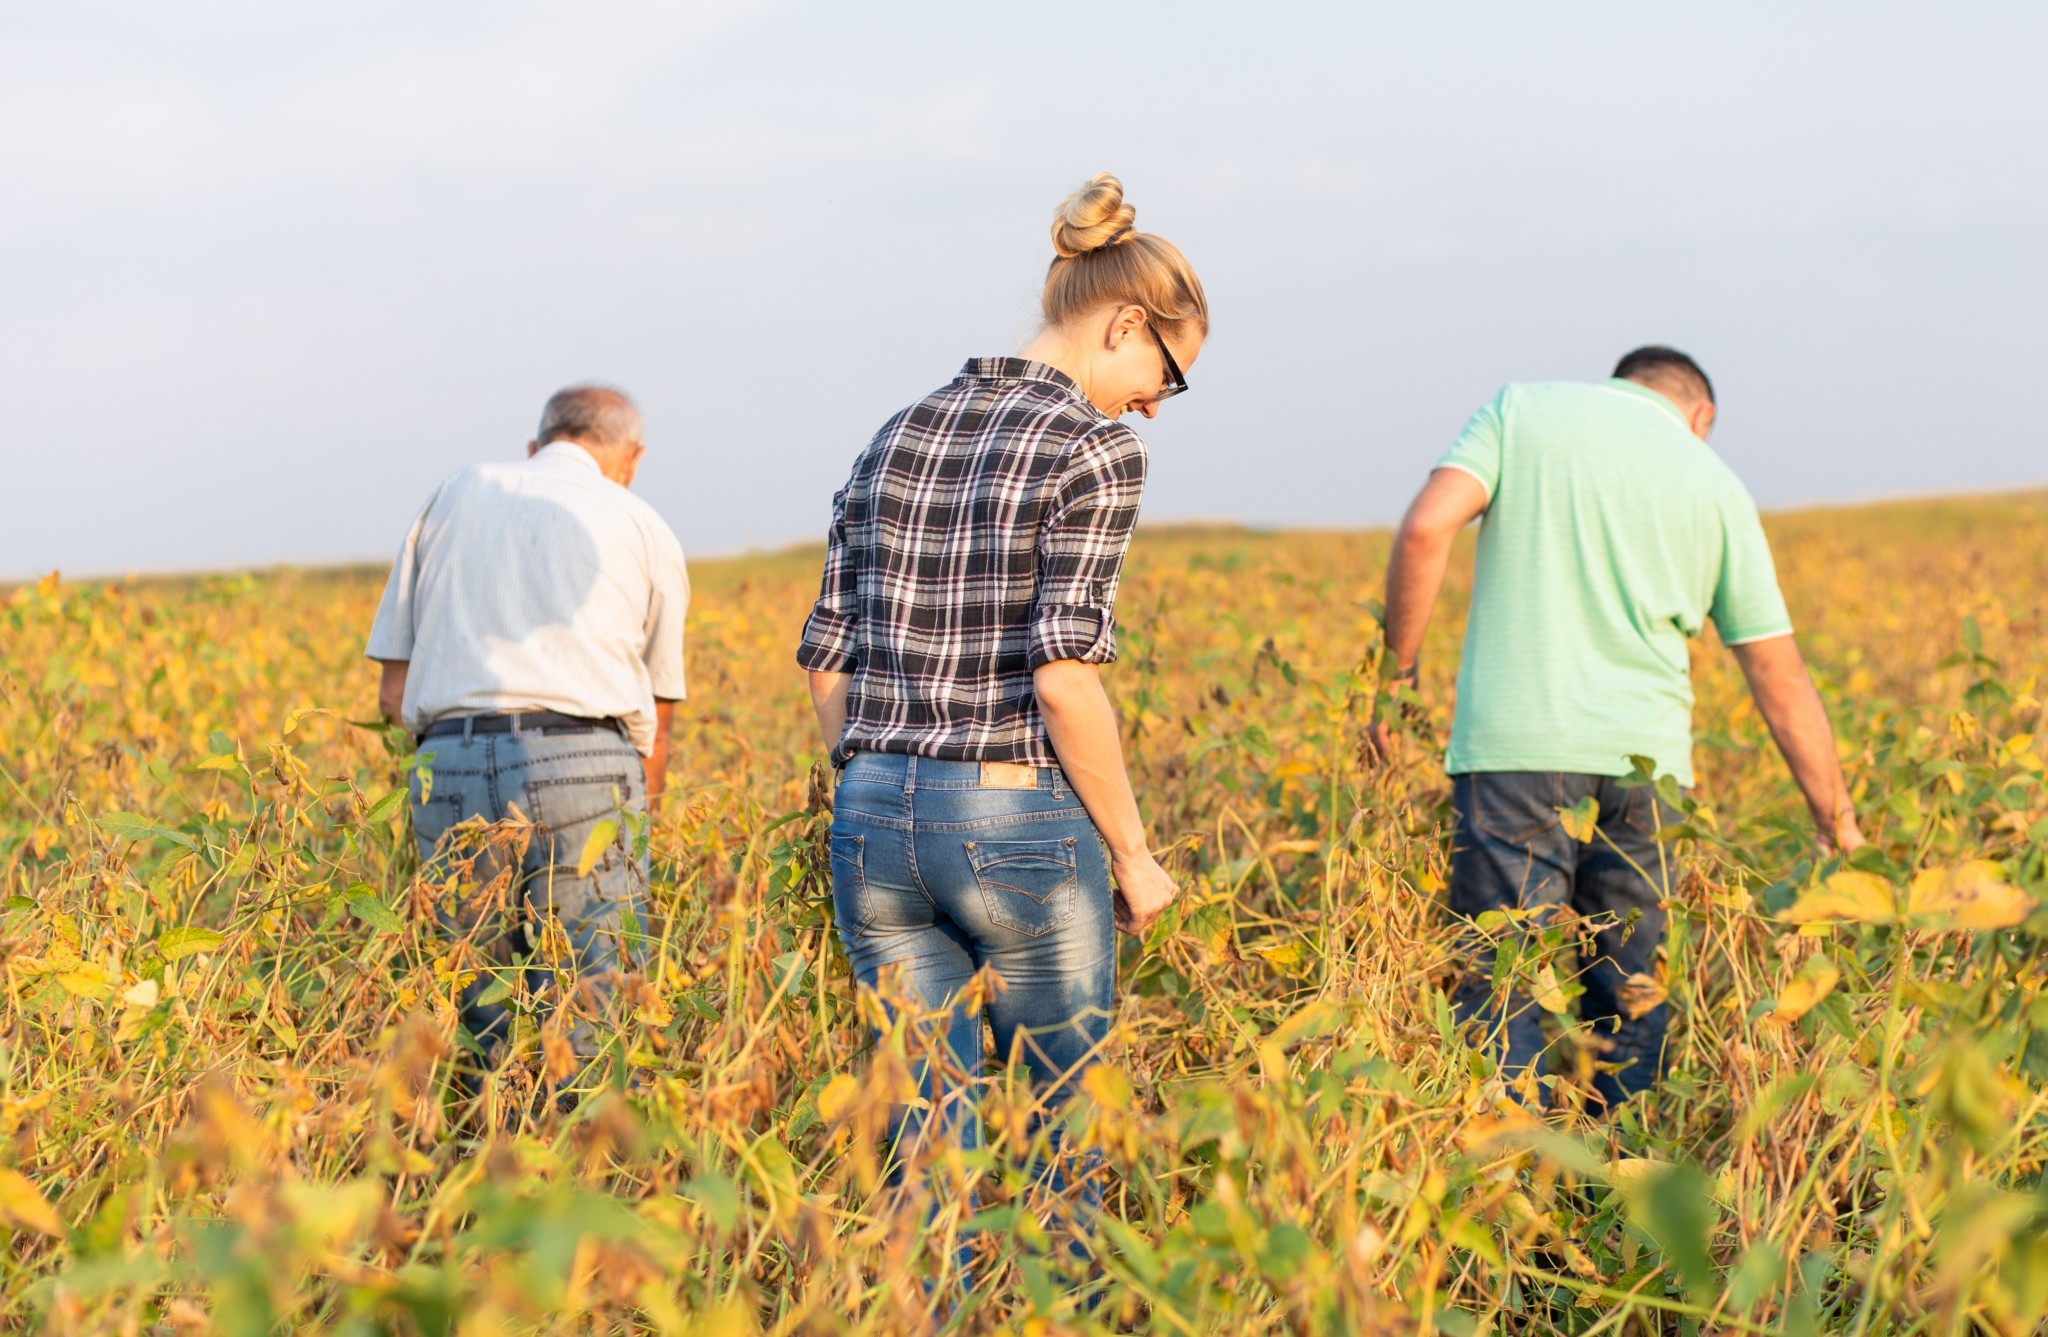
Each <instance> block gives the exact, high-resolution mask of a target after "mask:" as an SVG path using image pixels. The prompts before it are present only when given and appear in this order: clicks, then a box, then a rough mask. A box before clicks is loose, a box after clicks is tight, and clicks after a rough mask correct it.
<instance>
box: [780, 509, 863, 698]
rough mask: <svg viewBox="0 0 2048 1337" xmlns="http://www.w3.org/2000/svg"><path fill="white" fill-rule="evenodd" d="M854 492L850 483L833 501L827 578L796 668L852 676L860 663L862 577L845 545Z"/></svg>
mask: <svg viewBox="0 0 2048 1337" xmlns="http://www.w3.org/2000/svg"><path fill="white" fill-rule="evenodd" d="M852 488H853V484H852V483H850V482H849V483H848V484H847V485H846V486H845V487H843V488H840V489H839V491H838V493H837V494H836V495H834V496H833V498H832V531H831V533H830V534H829V535H828V536H827V538H826V544H825V576H824V579H823V580H822V581H821V582H820V583H819V589H818V602H817V603H816V604H815V605H814V606H813V607H812V608H811V616H810V620H809V621H808V622H805V623H804V636H803V640H802V642H801V643H799V644H798V646H797V650H796V662H797V664H798V665H799V666H801V667H803V668H807V669H810V670H811V671H813V672H815V673H833V672H838V673H850V672H852V671H853V669H854V668H855V667H856V666H857V665H858V664H859V663H860V573H859V571H858V570H856V569H855V566H854V560H853V552H852V549H851V547H850V546H849V545H848V544H847V541H846V497H847V493H848V492H850V491H851V490H852Z"/></svg>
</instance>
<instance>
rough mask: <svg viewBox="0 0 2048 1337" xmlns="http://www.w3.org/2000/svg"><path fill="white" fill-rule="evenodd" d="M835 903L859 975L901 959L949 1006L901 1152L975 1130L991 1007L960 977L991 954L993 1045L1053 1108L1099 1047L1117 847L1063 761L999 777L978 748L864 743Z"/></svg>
mask: <svg viewBox="0 0 2048 1337" xmlns="http://www.w3.org/2000/svg"><path fill="white" fill-rule="evenodd" d="M832 903H833V907H834V910H835V912H836V916H837V919H838V924H839V936H840V940H841V941H842V942H843V943H844V944H845V946H846V954H847V956H848V958H849V959H850V960H851V961H852V963H853V970H854V974H855V976H856V977H857V978H858V979H859V981H860V982H861V984H863V985H865V986H867V987H869V988H873V987H874V986H875V984H876V982H877V981H878V979H879V978H880V977H881V975H882V973H883V971H884V970H885V969H887V968H890V967H899V968H901V970H902V972H903V975H904V987H905V988H906V989H907V990H908V991H909V993H910V995H911V998H912V999H913V1000H914V1001H917V1002H920V1003H922V1004H923V1006H924V1007H926V1008H927V1009H931V1010H933V1011H940V1012H941V1018H942V1019H941V1021H940V1025H941V1026H942V1027H943V1031H944V1036H943V1038H944V1042H945V1051H946V1057H947V1059H948V1061H947V1062H946V1063H943V1064H940V1065H936V1067H937V1069H938V1070H934V1066H935V1065H930V1064H920V1065H919V1071H918V1074H917V1078H918V1082H919V1084H920V1094H921V1095H922V1096H923V1097H924V1099H925V1100H926V1101H928V1102H930V1112H929V1113H927V1112H924V1111H915V1112H911V1111H899V1112H898V1114H897V1117H896V1119H895V1121H894V1127H895V1137H896V1141H897V1146H898V1148H899V1151H900V1150H904V1149H905V1144H906V1143H907V1142H910V1141H914V1140H916V1139H919V1138H922V1137H924V1136H927V1135H928V1134H934V1133H935V1134H936V1135H938V1136H943V1137H946V1138H949V1139H953V1140H956V1141H957V1142H958V1143H959V1144H960V1145H963V1146H970V1147H972V1146H979V1145H980V1144H981V1120H980V1116H979V1114H978V1111H977V1109H976V1104H975V1095H976V1088H977V1087H978V1086H979V1079H980V1076H981V1069H982V1016H983V1014H982V1010H981V1009H980V1008H978V1007H974V1006H971V1005H970V1002H971V1000H963V991H964V990H965V989H966V986H967V984H968V981H969V980H970V979H971V978H972V977H973V976H974V974H975V972H976V971H978V970H980V969H981V968H982V967H984V966H986V967H988V968H989V969H990V970H991V971H992V972H993V973H995V974H996V975H998V976H1000V977H1001V978H1002V987H1000V988H998V989H996V990H994V991H993V993H992V996H990V997H989V998H988V1000H987V1004H986V1006H987V1018H988V1021H989V1023H990V1025H991V1026H992V1027H993V1028H994V1031H995V1042H996V1050H997V1053H998V1055H999V1057H1001V1058H1003V1059H1005V1060H1008V1059H1011V1058H1014V1059H1016V1060H1017V1061H1018V1062H1020V1063H1021V1065H1022V1066H1023V1068H1024V1069H1025V1070H1026V1071H1027V1072H1028V1074H1029V1076H1030V1078H1031V1081H1032V1083H1033V1087H1034V1090H1035V1091H1036V1093H1037V1094H1038V1095H1039V1096H1040V1097H1041V1098H1042V1100H1043V1102H1044V1106H1045V1108H1047V1109H1048V1110H1055V1109H1057V1107H1058V1106H1059V1105H1061V1104H1062V1103H1064V1102H1065V1101H1067V1100H1068V1099H1070V1098H1071V1097H1072V1095H1073V1093H1074V1091H1075V1090H1076V1089H1077V1085H1076V1084H1077V1083H1078V1082H1079V1080H1080V1077H1081V1074H1082V1073H1083V1072H1085V1071H1086V1070H1087V1069H1088V1068H1089V1067H1090V1066H1092V1065H1093V1064H1094V1063H1095V1062H1096V1061H1097V1060H1098V1059H1099V1058H1100V1056H1101V1049H1102V1044H1103V1041H1104V1039H1105V1037H1106V1036H1107V1035H1108V1033H1109V1020H1110V1012H1111V1009H1112V1007H1113V1005H1114V1002H1115V991H1116V928H1115V925H1114V922H1113V921H1112V919H1111V910H1110V891H1109V859H1108V856H1107V855H1106V854H1105V852H1104V851H1103V848H1102V841H1101V838H1100V837H1099V836H1098V835H1097V834H1096V831H1095V824H1094V823H1093V822H1092V821H1090V820H1089V817H1088V813H1087V810H1086V809H1085V808H1083V807H1082V806H1081V800H1080V799H1079V798H1077V797H1075V795H1074V792H1073V791H1072V790H1071V789H1068V788H1067V787H1066V777H1065V776H1064V774H1063V773H1061V772H1060V771H1059V770H1057V769H1054V768H1050V767H1045V768H1038V769H1037V771H1036V780H1035V782H1034V785H1033V787H1032V788H1029V789H1012V788H995V787H984V786H983V783H982V768H981V764H980V763H979V762H967V761H937V760H934V759H932V758H929V757H907V756H897V755H894V754H886V753H862V754H860V755H857V756H855V757H854V758H853V760H852V761H850V762H848V763H847V766H846V770H845V772H844V774H843V775H842V777H841V778H840V781H839V787H838V792H837V794H836V796H835V798H834V801H833V813H832ZM941 1010H943V1011H941ZM1091 1189H1092V1186H1091Z"/></svg>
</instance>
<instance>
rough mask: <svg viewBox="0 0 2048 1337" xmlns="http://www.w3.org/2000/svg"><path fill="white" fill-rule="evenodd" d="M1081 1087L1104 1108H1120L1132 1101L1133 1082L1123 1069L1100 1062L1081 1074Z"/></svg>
mask: <svg viewBox="0 0 2048 1337" xmlns="http://www.w3.org/2000/svg"><path fill="white" fill-rule="evenodd" d="M1081 1089H1082V1090H1083V1091H1086V1092H1087V1093H1088V1094H1089V1095H1091V1096H1093V1097H1095V1103H1096V1104H1098V1105H1101V1106H1102V1107H1103V1108H1104V1109H1111V1110H1120V1109H1123V1108H1125V1107H1126V1106H1128V1105H1129V1104H1130V1103H1131V1083H1130V1079H1129V1078H1127V1077H1125V1076H1124V1075H1123V1073H1122V1072H1121V1071H1119V1070H1118V1069H1116V1068H1113V1067H1111V1066H1110V1065H1109V1064H1107V1063H1098V1064H1096V1065H1095V1066H1094V1067H1092V1068H1090V1069H1088V1071H1087V1072H1085V1073H1083V1074H1082V1075H1081Z"/></svg>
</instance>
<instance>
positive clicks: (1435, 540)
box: [1386, 469, 1487, 671]
mask: <svg viewBox="0 0 2048 1337" xmlns="http://www.w3.org/2000/svg"><path fill="white" fill-rule="evenodd" d="M1486 503H1487V496H1486V488H1485V487H1484V486H1483V485H1481V483H1480V482H1479V480H1478V479H1476V478H1474V477H1473V476H1472V475H1471V474H1468V473H1466V472H1465V471H1463V470H1462V469H1438V470H1436V471H1435V472H1434V473H1432V474H1430V476H1429V481H1428V482H1427V483H1425V484H1423V487H1422V491H1420V492H1418V493H1416V494H1415V500H1414V501H1412V502H1410V503H1409V505H1408V513H1407V514H1406V515H1403V516H1402V517H1401V528H1400V531H1399V532H1398V533H1396V534H1395V535H1394V550H1393V552H1392V553H1390V554H1389V555H1388V558H1387V610H1386V611H1387V618H1386V637H1387V649H1388V650H1389V651H1390V652H1391V653H1392V654H1393V656H1394V665H1395V667H1396V668H1397V669H1399V670H1402V671H1407V670H1410V669H1413V668H1414V667H1415V663H1416V660H1417V659H1418V658H1419V657H1420V656H1421V654H1422V635H1423V633H1424V632H1426V631H1428V630H1429V618H1430V614H1431V613H1433V612H1434V611H1435V610H1436V599H1437V595H1438V594H1440V593H1441V592H1442V591H1443V587H1444V572H1445V571H1446V570H1448V569H1449V567H1450V564H1451V544H1452V543H1454V542H1455V541H1456V540H1457V537H1458V531H1459V530H1461V529H1463V528H1464V527H1465V526H1466V525H1468V524H1470V523H1472V521H1473V519H1474V518H1475V517H1477V516H1478V515H1480V514H1481V513H1482V512H1484V511H1485V509H1486Z"/></svg>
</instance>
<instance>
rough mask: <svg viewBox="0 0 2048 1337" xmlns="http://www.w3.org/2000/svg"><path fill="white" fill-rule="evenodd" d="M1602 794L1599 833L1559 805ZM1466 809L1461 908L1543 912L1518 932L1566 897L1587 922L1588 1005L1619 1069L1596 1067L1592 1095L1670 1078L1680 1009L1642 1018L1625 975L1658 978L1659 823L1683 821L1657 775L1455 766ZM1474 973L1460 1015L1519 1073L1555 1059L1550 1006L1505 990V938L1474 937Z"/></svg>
mask: <svg viewBox="0 0 2048 1337" xmlns="http://www.w3.org/2000/svg"><path fill="white" fill-rule="evenodd" d="M1589 795H1590V796H1591V797H1592V798H1594V799H1596V800H1597V801H1598V802H1599V805H1600V815H1599V827H1598V829H1597V830H1596V831H1595V832H1594V835H1593V839H1591V840H1590V841H1580V840H1577V839H1575V838H1573V836H1572V835H1571V834H1570V833H1568V832H1567V831H1566V830H1565V829H1564V824H1563V822H1562V821H1561V820H1560V819H1559V816H1558V810H1559V809H1561V808H1571V807H1573V806H1575V805H1576V804H1577V803H1578V802H1579V801H1580V800H1581V799H1584V798H1586V797H1588V796H1589ZM1451 806H1452V808H1453V809H1454V810H1455V814H1456V818H1457V826H1456V831H1455V834H1454V837H1453V842H1452V846H1451V894H1450V906H1451V911H1452V913H1454V914H1456V915H1458V916H1460V917H1462V918H1464V919H1467V920H1472V919H1476V918H1478V917H1479V916H1480V915H1482V914H1484V913H1486V912H1487V911H1489V910H1516V909H1523V910H1533V911H1536V912H1537V913H1536V914H1534V915H1532V916H1531V917H1530V918H1529V919H1528V920H1525V921H1523V923H1522V925H1521V927H1520V930H1519V931H1520V932H1521V933H1522V934H1525V935H1526V934H1529V933H1534V932H1536V931H1538V930H1540V929H1541V928H1542V927H1543V926H1544V923H1545V922H1546V921H1547V920H1548V919H1549V918H1550V916H1551V914H1552V913H1553V912H1555V911H1556V910H1557V909H1558V907H1560V906H1569V907H1571V909H1572V910H1573V911H1574V912H1575V913H1577V914H1578V915H1580V916H1584V917H1586V918H1589V919H1592V920H1594V921H1595V922H1594V923H1593V924H1591V925H1589V926H1588V927H1589V930H1590V931H1589V932H1588V933H1587V934H1586V936H1585V938H1584V940H1583V941H1582V943H1581V945H1580V949H1579V982H1580V984H1582V985H1583V986H1584V987H1585V991H1586V992H1585V994H1584V995H1583V996H1582V998H1581V1000H1580V1016H1581V1019H1582V1020H1583V1021H1584V1022H1586V1023H1587V1025H1588V1027H1589V1028H1590V1029H1591V1030H1592V1032H1593V1034H1594V1036H1595V1038H1596V1039H1597V1040H1598V1041H1599V1042H1600V1048H1601V1049H1602V1050H1603V1051H1604V1052H1603V1053H1602V1054H1601V1058H1602V1060H1603V1061H1604V1062H1608V1063H1618V1064H1621V1065H1624V1066H1622V1067H1621V1069H1620V1071H1618V1072H1613V1073H1608V1072H1600V1073H1597V1074H1596V1075H1595V1076H1594V1079H1593V1088H1594V1094H1595V1095H1596V1096H1597V1098H1598V1100H1599V1102H1600V1103H1601V1104H1602V1105H1605V1106H1606V1107H1608V1108H1612V1107H1614V1106H1616V1105H1619V1104H1620V1103H1621V1102H1622V1101H1624V1100H1626V1099H1628V1098H1629V1097H1630V1096H1633V1095H1635V1094H1637V1093H1638V1092H1641V1091H1646V1090H1648V1089H1649V1088H1650V1087H1651V1086H1653V1085H1654V1084H1655V1083H1656V1081H1657V1079H1658V1077H1659V1076H1660V1075H1662V1072H1663V1066H1664V1037H1665V1033H1666V1031H1667V1030H1668V1029H1669V1028H1670V1024H1671V1009H1670V1006H1669V1005H1668V1004H1666V1003H1661V1002H1660V1003H1658V1004H1657V1005H1656V1006H1655V1007H1653V1008H1651V1009H1650V1010H1649V1011H1647V1012H1644V1013H1643V1014H1642V1015H1641V1016H1637V1017H1630V1016H1629V1015H1628V1010H1627V1008H1626V1007H1624V1006H1623V997H1622V984H1623V982H1624V981H1626V980H1627V979H1628V977H1629V976H1630V975H1652V974H1654V973H1655V970H1656V960H1657V946H1658V944H1659V943H1661V942H1662V941H1663V940H1664V923H1665V913H1664V899H1665V897H1666V896H1667V895H1668V894H1669V890H1670V879H1671V873H1670V871H1669V869H1668V865H1669V863H1670V860H1671V847H1670V845H1668V844H1662V843H1660V842H1659V841H1658V840H1657V839H1656V834H1657V832H1658V831H1659V830H1660V829H1662V828H1664V827H1670V826H1675V825H1676V824H1677V823H1678V822H1680V821H1682V820H1683V814H1681V813H1679V812H1678V811H1677V810H1676V809H1674V808H1673V807H1672V806H1671V805H1670V804H1668V803H1666V802H1664V801H1663V800H1662V799H1661V798H1659V797H1658V796H1657V791H1656V790H1655V789H1654V788H1652V787H1651V786H1649V785H1630V786H1628V787H1626V788H1625V787H1623V785H1622V784H1621V782H1620V781H1619V780H1617V779H1615V778H1613V777H1610V776H1605V775H1575V774H1568V773H1564V772H1558V771H1482V772H1475V773H1472V774H1468V775H1458V776H1453V777H1452V790H1451ZM1467 949H1468V955H1467V957H1466V961H1465V965H1466V973H1465V978H1464V980H1463V981H1462V982H1461V984H1460V985H1459V986H1458V989H1457V991H1456V994H1455V995H1454V1000H1453V1001H1454V1004H1455V1010H1456V1013H1457V1017H1458V1020H1459V1021H1460V1022H1463V1023H1468V1024H1470V1023H1478V1024H1479V1025H1480V1026H1482V1027H1483V1028H1484V1029H1485V1031H1486V1033H1487V1037H1488V1043H1489V1045H1490V1046H1491V1047H1492V1048H1494V1050H1495V1052H1496V1053H1498V1054H1500V1056H1501V1066H1502V1068H1503V1069H1504V1070H1506V1071H1507V1072H1508V1074H1509V1075H1510V1076H1514V1075H1519V1074H1520V1073H1521V1072H1523V1071H1524V1070H1527V1069H1529V1068H1532V1067H1534V1066H1535V1065H1536V1064H1537V1063H1538V1062H1539V1061H1540V1060H1541V1059H1542V1057H1543V1050H1544V1040H1543V1029H1542V1026H1541V1025H1540V1024H1539V1021H1538V1016H1539V1009H1538V1008H1537V1007H1536V1005H1535V1004H1534V1003H1533V1001H1532V1000H1531V999H1530V998H1529V996H1528V994H1527V993H1525V992H1523V991H1521V990H1515V989H1500V990H1497V989H1496V988H1495V987H1494V983H1493V980H1492V978H1491V977H1492V974H1493V969H1494V962H1495V960H1496V958H1497V956H1498V951H1497V948H1496V945H1495V939H1494V938H1492V937H1491V936H1489V935H1486V934H1481V933H1479V932H1478V931H1477V930H1476V929H1475V930H1474V931H1472V932H1471V933H1470V934H1469V936H1468V941H1467Z"/></svg>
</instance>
